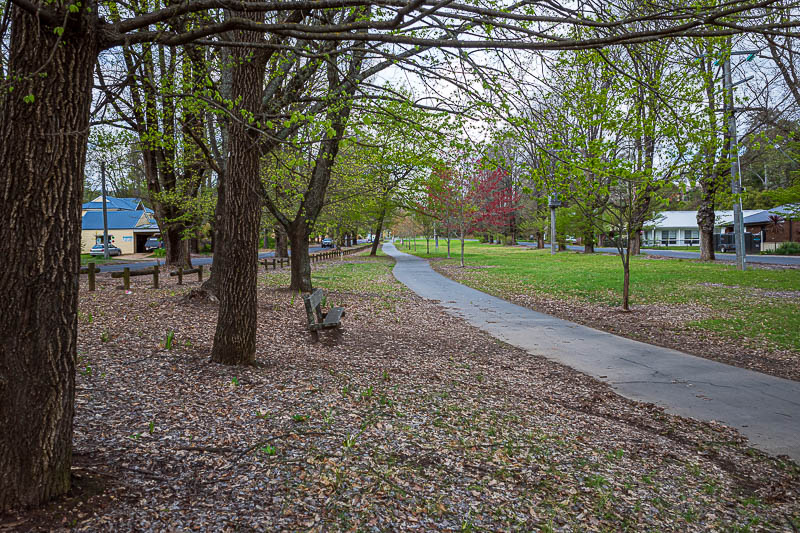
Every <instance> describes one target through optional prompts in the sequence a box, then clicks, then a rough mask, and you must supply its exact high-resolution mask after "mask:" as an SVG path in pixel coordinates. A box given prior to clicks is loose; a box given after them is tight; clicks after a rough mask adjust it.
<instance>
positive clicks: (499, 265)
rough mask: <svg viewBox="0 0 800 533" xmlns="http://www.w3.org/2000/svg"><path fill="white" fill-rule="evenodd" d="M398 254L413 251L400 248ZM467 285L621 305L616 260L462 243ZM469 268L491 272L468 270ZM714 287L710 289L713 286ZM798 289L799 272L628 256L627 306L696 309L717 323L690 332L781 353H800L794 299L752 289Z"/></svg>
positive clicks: (421, 252) (455, 252)
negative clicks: (763, 343)
mask: <svg viewBox="0 0 800 533" xmlns="http://www.w3.org/2000/svg"><path fill="white" fill-rule="evenodd" d="M451 246H452V259H449V260H445V261H446V262H447V263H449V264H453V265H458V264H459V252H460V243H459V242H458V241H452V242H451ZM400 249H401V250H402V251H405V252H409V253H414V252H413V248H412V250H409V249H408V248H406V247H405V246H402V247H401V248H400ZM431 249H432V253H431V254H430V256H428V254H426V253H425V249H424V247H423V248H422V249H420V247H419V244H418V245H417V252H416V255H418V256H420V257H445V255H446V244H445V243H443V242H442V241H440V242H439V250H438V251H434V250H433V247H432V248H431ZM464 260H465V263H466V266H467V268H468V270H467V271H465V276H466V279H465V280H463V281H464V283H466V284H467V285H470V286H472V287H475V288H478V289H481V290H484V291H487V292H490V293H492V294H496V295H498V296H502V295H503V293H504V292H506V293H508V291H511V292H512V293H523V292H534V293H539V294H543V295H547V296H553V297H558V298H568V299H572V300H577V301H578V302H580V301H585V302H592V303H599V304H603V305H608V306H619V305H620V303H621V299H622V263H621V261H620V258H619V257H618V256H616V255H610V254H593V255H585V254H581V253H575V252H560V253H558V254H557V255H555V256H551V255H550V252H549V250H534V249H530V248H522V247H508V246H496V245H494V246H492V245H483V244H479V243H475V242H467V243H466V245H465V259H464ZM471 266H472V267H474V266H489V267H495V268H483V269H472V270H470V269H469V267H471ZM711 284H714V286H712V285H711ZM750 289H763V290H767V291H800V269H787V270H764V269H754V268H751V269H750V270H747V271H745V272H741V271H739V270H736V268H735V267H734V266H731V265H726V264H720V263H701V262H698V261H689V260H681V259H669V260H656V259H647V258H645V257H641V256H640V257H634V258H631V304H632V305H633V306H636V305H637V304H664V303H668V304H669V303H671V304H699V305H702V306H704V307H706V308H710V309H712V310H714V311H715V313H714V314H715V315H716V317H718V318H716V317H715V318H714V319H710V320H703V321H698V322H694V323H691V324H690V325H691V326H693V327H697V328H700V329H707V330H711V331H715V332H718V333H722V334H723V335H725V336H728V337H731V338H737V337H743V336H744V337H747V338H748V339H752V340H754V341H758V340H762V339H766V340H769V341H771V342H772V343H774V344H775V345H777V346H779V347H781V348H788V349H792V350H797V351H800V335H798V334H797V332H798V331H800V304H798V299H788V298H783V297H771V296H768V295H764V294H761V293H759V292H758V291H752V290H750Z"/></svg>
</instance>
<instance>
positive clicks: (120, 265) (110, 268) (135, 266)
mask: <svg viewBox="0 0 800 533" xmlns="http://www.w3.org/2000/svg"><path fill="white" fill-rule="evenodd" d="M321 250H325V248H322V247H321V246H309V247H308V251H309V252H310V253H314V252H319V251H321ZM291 253H292V251H291V250H289V255H291ZM274 255H275V252H263V253H260V254H258V258H259V259H264V258H265V257H272V256H274ZM118 261H119V262H117V260H115V261H114V262H113V263H108V264H103V265H98V270H99V271H100V272H122V269H124V268H125V267H128V268H130V269H131V270H142V269H144V268H150V267H152V266H155V265H156V261H136V262H131V263H126V262H125V261H124V259H119V260H118ZM211 261H212V258H211V256H203V257H192V266H199V265H210V264H211ZM158 264H161V265H163V264H164V261H163V259H162V260H160V261H159V262H158Z"/></svg>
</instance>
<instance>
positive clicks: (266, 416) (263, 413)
mask: <svg viewBox="0 0 800 533" xmlns="http://www.w3.org/2000/svg"><path fill="white" fill-rule="evenodd" d="M256 418H260V419H261V420H269V419H270V418H272V413H270V412H269V411H262V410H261V409H259V410H258V411H256Z"/></svg>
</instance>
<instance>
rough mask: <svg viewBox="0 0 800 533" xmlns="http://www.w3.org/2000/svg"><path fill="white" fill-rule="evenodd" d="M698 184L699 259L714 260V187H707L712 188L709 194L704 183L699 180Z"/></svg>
mask: <svg viewBox="0 0 800 533" xmlns="http://www.w3.org/2000/svg"><path fill="white" fill-rule="evenodd" d="M700 185H701V187H702V188H703V196H702V198H701V199H700V207H699V208H698V209H697V227H698V228H699V230H700V260H701V261H714V259H715V254H714V222H715V220H716V213H715V212H714V192H716V187H709V188H711V189H712V190H713V192H711V194H709V193H708V192H706V191H707V187H706V183H703V182H701V184H700Z"/></svg>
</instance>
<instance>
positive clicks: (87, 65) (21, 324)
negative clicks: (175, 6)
mask: <svg viewBox="0 0 800 533" xmlns="http://www.w3.org/2000/svg"><path fill="white" fill-rule="evenodd" d="M7 7H8V8H9V9H10V10H11V13H10V17H11V35H10V40H9V42H8V45H9V48H8V49H9V51H10V54H9V57H8V61H9V62H8V69H9V71H10V72H11V73H13V75H14V76H18V78H17V79H16V80H15V82H14V84H13V85H14V90H13V91H10V90H7V87H5V88H4V89H3V90H2V91H0V210H2V213H3V214H4V216H5V219H4V223H3V224H2V225H0V255H1V256H2V257H5V258H9V259H13V260H9V261H7V262H6V263H5V264H4V265H3V268H2V269H0V294H2V298H3V305H2V308H3V310H2V312H0V339H2V340H1V341H0V428H2V431H0V513H2V512H4V511H10V510H12V509H18V508H21V507H24V506H37V505H40V504H42V503H44V502H46V501H47V500H49V499H51V498H53V497H56V496H59V495H61V494H64V493H66V492H67V491H68V490H69V487H70V468H71V461H72V421H73V414H74V399H75V360H76V356H77V354H76V342H77V308H78V276H79V268H80V261H79V257H80V247H81V246H80V245H81V238H80V235H81V209H80V207H81V202H82V200H83V177H84V165H85V160H86V144H87V140H88V128H89V110H90V105H91V95H92V93H91V90H92V82H93V75H92V74H93V68H94V64H95V61H96V58H97V55H98V52H99V46H98V44H97V42H96V39H95V38H94V36H93V35H91V34H89V33H88V32H87V31H86V30H85V26H84V27H81V24H80V23H74V24H69V25H67V27H66V28H65V31H64V34H63V38H61V39H58V37H57V35H56V34H55V33H54V28H53V27H50V26H48V25H47V24H45V23H44V22H43V21H41V20H37V19H36V18H34V17H33V16H31V15H29V14H28V13H27V12H26V11H24V10H23V9H20V8H18V7H15V6H13V5H9V6H7ZM73 22H75V21H73ZM84 22H85V21H84ZM74 26H77V27H74ZM39 69H41V70H39ZM34 72H40V73H41V74H40V75H38V74H35V73H34ZM25 97H28V99H30V98H33V100H31V101H30V103H27V102H26V101H24V100H23V98H25Z"/></svg>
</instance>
